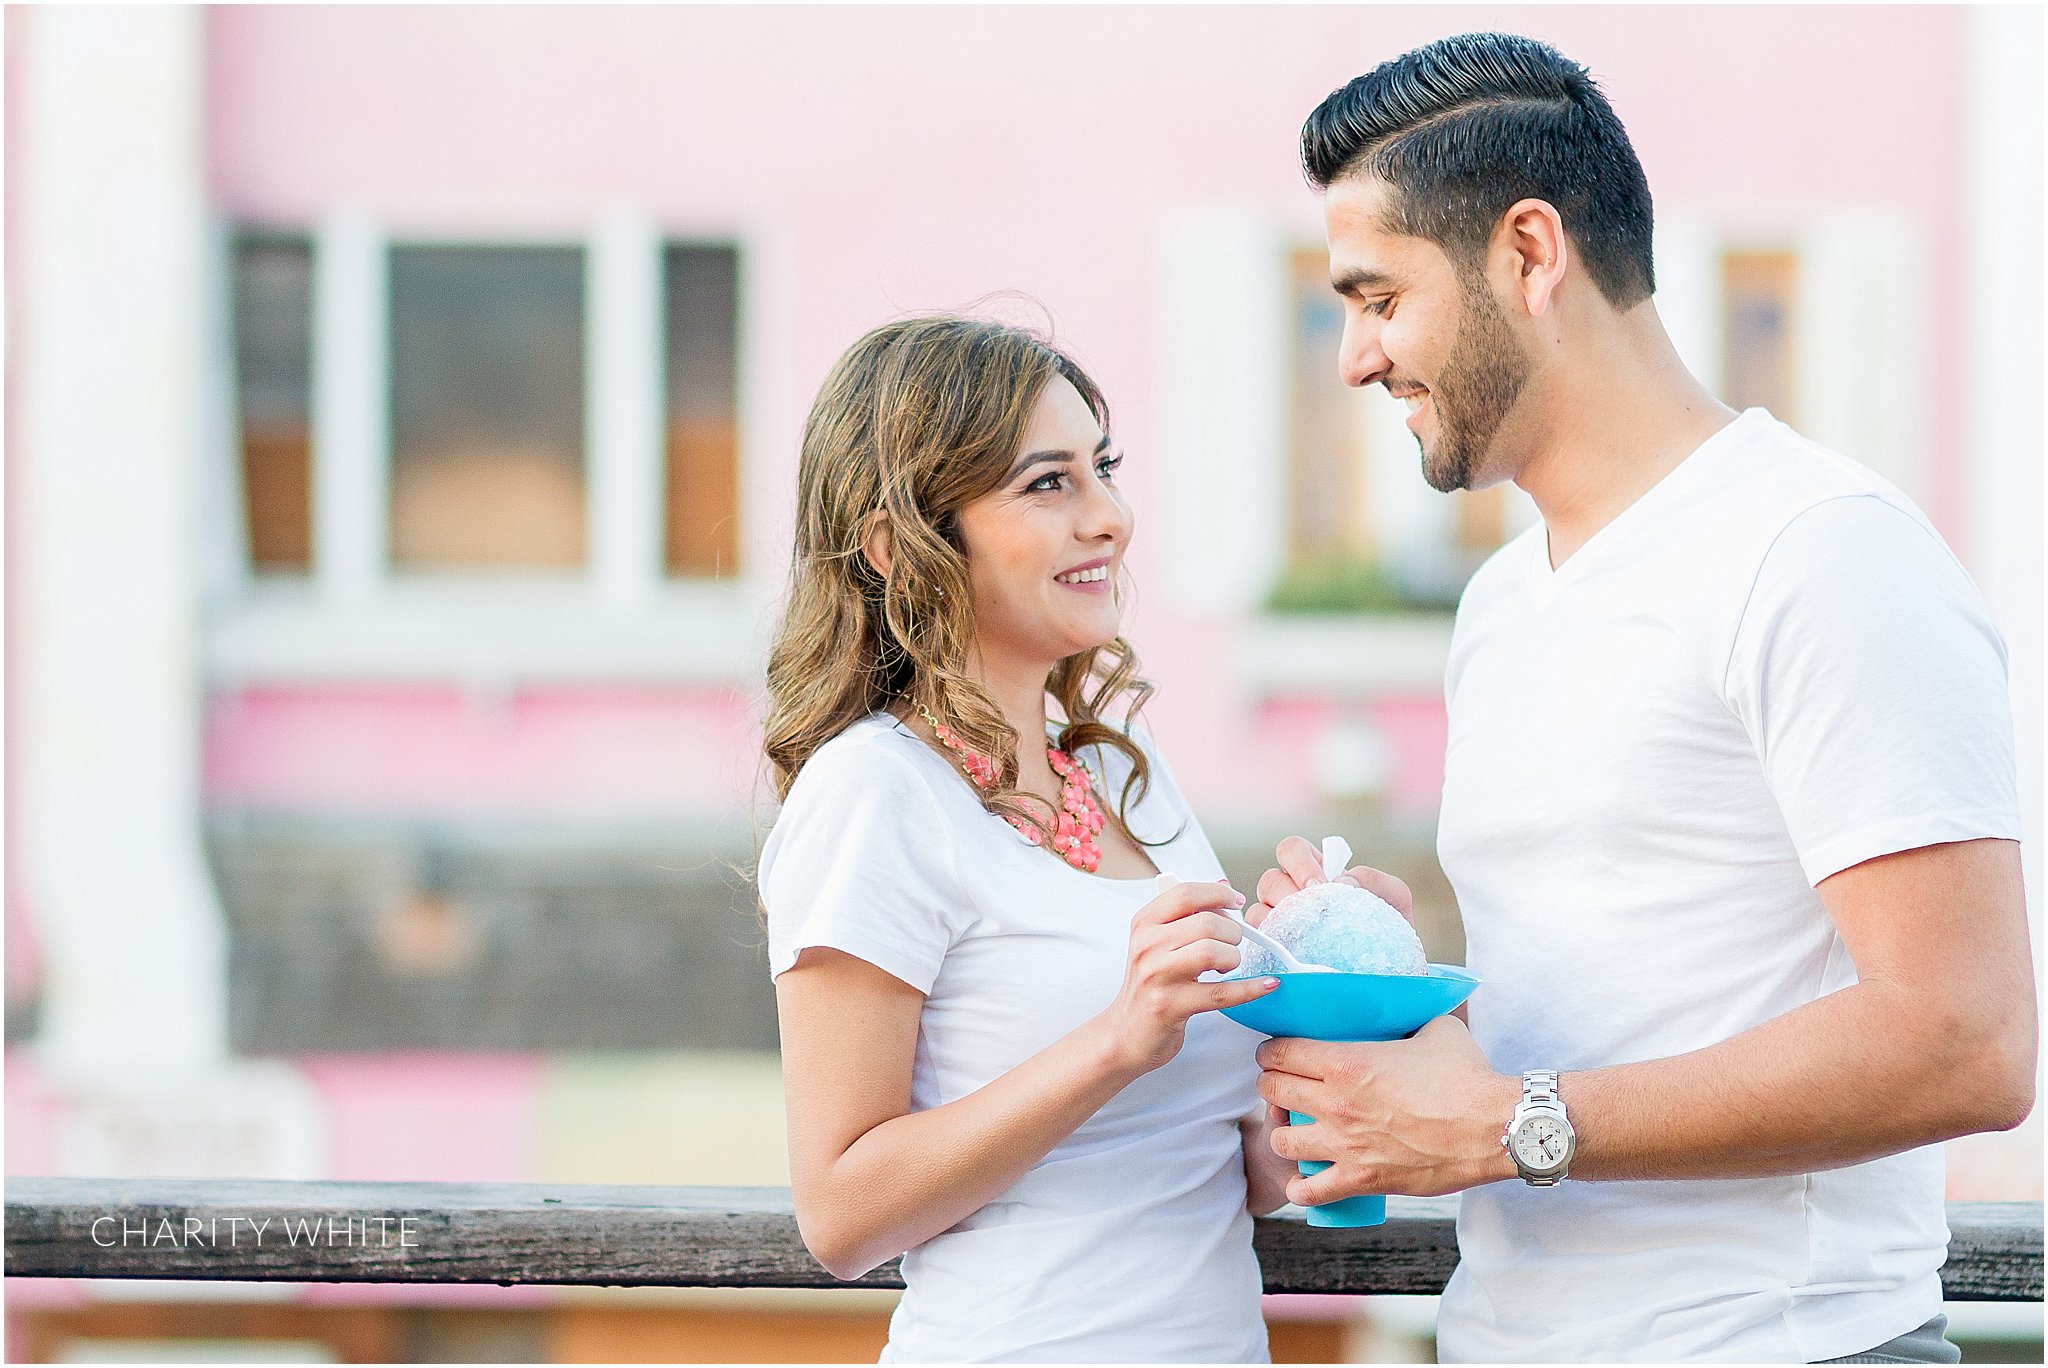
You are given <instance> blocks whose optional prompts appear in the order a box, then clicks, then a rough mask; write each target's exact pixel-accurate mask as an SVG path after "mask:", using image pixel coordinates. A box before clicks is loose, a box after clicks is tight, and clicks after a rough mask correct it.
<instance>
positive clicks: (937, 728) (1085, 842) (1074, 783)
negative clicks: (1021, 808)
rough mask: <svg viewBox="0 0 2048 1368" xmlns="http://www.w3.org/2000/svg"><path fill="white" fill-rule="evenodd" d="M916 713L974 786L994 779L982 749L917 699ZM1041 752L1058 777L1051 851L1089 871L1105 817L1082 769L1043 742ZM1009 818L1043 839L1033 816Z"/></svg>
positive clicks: (1028, 835)
mask: <svg viewBox="0 0 2048 1368" xmlns="http://www.w3.org/2000/svg"><path fill="white" fill-rule="evenodd" d="M917 711H918V715H919V716H920V717H922V718H924V720H925V722H926V723H927V724H928V725H929V726H930V727H931V729H932V735H934V736H936V737H938V738H939V743H940V744H941V745H943V746H945V747H946V748H947V749H948V750H951V751H954V752H955V753H957V754H958V755H959V757H960V767H961V768H962V769H964V770H966V771H967V778H968V780H969V782H971V783H972V784H973V785H974V786H975V787H976V788H978V789H986V788H989V787H991V786H992V785H994V783H995V781H996V764H995V761H993V760H991V759H990V758H989V757H987V756H985V755H979V754H977V753H975V752H974V751H972V750H969V749H968V748H967V746H966V744H965V743H963V742H962V741H961V740H960V738H959V737H957V736H955V735H954V734H953V729H952V728H951V727H949V726H947V725H946V724H945V723H943V722H941V721H939V719H938V718H936V717H934V716H932V713H931V710H930V709H929V708H927V707H925V705H924V704H922V703H919V704H917ZM1045 758H1046V760H1047V761H1048V762H1050V763H1051V765H1052V770H1053V773H1054V774H1057V775H1058V776H1059V777H1060V809H1061V810H1060V812H1059V814H1058V818H1059V820H1058V822H1057V824H1056V825H1055V827H1054V829H1053V833H1052V849H1053V853H1054V854H1056V855H1058V856H1059V857H1060V858H1061V859H1063V860H1065V861H1066V862H1067V863H1068V864H1070V865H1072V866H1074V868H1076V869H1079V870H1082V871H1084V872H1086V873H1089V874H1093V873H1094V872H1095V871H1096V869H1097V868H1098V867H1099V866H1100V865H1101V864H1102V847H1101V846H1100V845H1098V844H1097V843H1096V840H1095V838H1096V836H1098V835H1099V834H1100V833H1101V831H1102V828H1103V826H1104V823H1105V819H1104V817H1103V815H1102V805H1101V804H1100V803H1098V802H1096V800H1095V794H1094V792H1093V790H1092V788H1091V786H1090V783H1089V779H1088V769H1087V767H1086V766H1085V765H1083V764H1081V763H1080V762H1079V761H1077V760H1075V759H1074V757H1073V756H1071V755H1068V754H1067V753H1066V752H1065V751H1063V750H1061V749H1060V748H1059V747H1058V746H1055V745H1051V744H1048V745H1047V746H1046V748H1045ZM1004 820H1006V821H1008V822H1009V824H1010V825H1011V826H1013V827H1015V828H1016V829H1017V831H1018V832H1019V833H1020V834H1021V835H1022V836H1023V837H1024V839H1025V840H1027V841H1029V842H1031V844H1033V845H1044V844H1045V843H1046V835H1045V832H1044V830H1043V829H1042V828H1041V827H1039V826H1038V824H1037V823H1035V822H1030V821H1027V820H1026V819H1024V818H1022V817H1015V816H1006V817H1005V819H1004Z"/></svg>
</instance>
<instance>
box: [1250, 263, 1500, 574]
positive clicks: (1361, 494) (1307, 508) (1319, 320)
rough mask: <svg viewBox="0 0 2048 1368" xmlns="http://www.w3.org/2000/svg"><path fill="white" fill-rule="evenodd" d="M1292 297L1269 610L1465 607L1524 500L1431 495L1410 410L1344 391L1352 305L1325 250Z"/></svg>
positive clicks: (1368, 393)
mask: <svg viewBox="0 0 2048 1368" xmlns="http://www.w3.org/2000/svg"><path fill="white" fill-rule="evenodd" d="M1287 291H1288V294H1287V343H1286V350H1287V359H1288V376H1287V501H1286V539H1285V555H1284V557H1283V561H1284V565H1285V569H1284V571H1283V573H1282V575H1281V578H1280V581H1279V583H1278V584H1277V585H1275V586H1274V588H1273V590H1272V592H1271V594H1270V595H1269V596H1268V598H1267V600H1266V606H1267V608H1269V609H1270V610H1272V611H1275V612H1283V613H1285V612H1301V613H1359V612H1404V611H1418V610H1419V611H1433V610H1440V609H1447V608H1450V607H1453V606H1455V605H1456V603H1457V601H1458V596H1459V594H1461V593H1462V592H1463V591H1464V587H1465V582H1466V581H1467V580H1469V579H1470V578H1471V577H1472V572H1473V571H1474V570H1476V569H1478V567H1479V564H1480V562H1482V561H1483V560H1485V559H1486V557H1487V556H1489V555H1491V554H1492V553H1493V552H1494V551H1495V550H1497V549H1498V548H1499V547H1500V545H1501V544H1502V542H1504V541H1505V540H1506V539H1507V538H1508V536H1510V535H1511V534H1512V533H1513V531H1515V530H1517V527H1516V526H1511V523H1512V522H1513V518H1512V516H1511V514H1512V512H1513V510H1512V509H1511V499H1513V498H1514V497H1515V496H1514V495H1512V494H1511V493H1510V491H1509V489H1508V488H1507V487H1506V486H1499V485H1497V486H1494V487H1491V488H1487V489H1482V490H1477V491H1467V490H1459V491H1456V492H1454V493H1452V494H1448V495H1445V494H1440V493H1438V492H1437V491H1435V490H1433V489H1430V488H1429V487H1428V485H1427V483H1426V482H1425V481H1424V480H1423V478H1422V466H1421V458H1420V455H1419V453H1418V451H1417V448H1416V443H1415V438H1414V436H1413V435H1412V434H1411V433H1409V432H1408V430H1407V427H1406V421H1405V420H1406V411H1405V409H1404V408H1403V407H1402V406H1401V405H1400V404H1399V403H1397V402H1396V401H1394V400H1393V399H1392V398H1390V397H1389V396H1388V395H1387V394H1386V393H1385V392H1384V391H1383V390H1381V389H1380V388H1379V387H1377V386H1368V387H1366V388H1365V389H1363V390H1358V389H1352V388H1350V387H1348V386H1346V385H1344V384H1343V383H1342V382H1341V380H1340V379H1339V377H1338V374H1337V352H1338V347H1339V345H1340V343H1341V341H1342V339H1343V333H1344V314H1343V306H1342V303H1341V301H1340V300H1339V299H1338V298H1337V296H1336V295H1335V294H1334V293H1333V292H1332V291H1331V289H1330V275H1329V257H1328V255H1327V253H1326V252H1325V250H1324V249H1323V248H1321V247H1303V248H1298V249H1296V250H1294V251H1291V252H1289V253H1288V257H1287Z"/></svg>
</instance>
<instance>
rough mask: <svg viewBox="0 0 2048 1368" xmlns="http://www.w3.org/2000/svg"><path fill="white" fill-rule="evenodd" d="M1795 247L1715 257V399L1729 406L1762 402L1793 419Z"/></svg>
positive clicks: (1781, 416)
mask: <svg viewBox="0 0 2048 1368" xmlns="http://www.w3.org/2000/svg"><path fill="white" fill-rule="evenodd" d="M1798 288H1799V257H1798V254H1797V253H1795V252H1785V251H1777V252H1728V253H1725V254H1723V256H1722V258H1721V336H1722V338H1723V344H1722V345H1723V352H1722V358H1721V360H1722V368H1721V375H1722V377H1723V380H1722V385H1721V391H1722V392H1721V399H1722V401H1723V402H1724V403H1726V404H1728V405H1730V406H1731V407H1733V408H1738V409H1745V408H1749V407H1751V406H1752V405H1759V404H1760V405H1762V406H1763V407H1765V408H1767V409H1769V410H1770V411H1771V415H1772V416H1773V417H1775V418H1777V419H1779V420H1781V421H1783V422H1787V423H1797V422H1798V421H1799V415H1798V413H1797V412H1796V410H1795V405H1794V398H1795V396H1796V395H1797V393H1798V375H1797V362H1796V360H1795V358H1794V352H1793V350H1792V346H1793V333H1792V328H1793V303H1794V299H1795V298H1796V292H1797V290H1798Z"/></svg>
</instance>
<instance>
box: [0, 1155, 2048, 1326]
mask: <svg viewBox="0 0 2048 1368" xmlns="http://www.w3.org/2000/svg"><path fill="white" fill-rule="evenodd" d="M6 1196H7V1232H6V1235H7V1265H6V1271H7V1275H8V1276H9V1277H14V1278H200V1279H234V1280H251V1281H259V1282H262V1281H269V1282H399V1283H407V1282H411V1283H497V1284H499V1285H501V1286H508V1287H509V1286H511V1285H513V1284H515V1283H583V1284H602V1285H616V1286H660V1287H846V1286H855V1287H901V1286H902V1285H903V1284H902V1281H901V1279H900V1278H899V1277H898V1276H897V1271H896V1265H895V1264H894V1263H889V1264H884V1265H883V1266H882V1267H880V1268H877V1269H875V1270H874V1271H873V1272H871V1273H869V1274H868V1275H867V1276H865V1277H863V1278H861V1279H859V1280H858V1281H857V1282H853V1283H842V1282H840V1281H839V1280H838V1279H835V1278H834V1277H832V1275H831V1274H829V1273H827V1272H825V1270H824V1269H822V1268H820V1267H819V1266H818V1264H817V1261H816V1260H814V1259H812V1258H811V1256H810V1252H809V1251H808V1250H806V1249H805V1248H804V1245H803V1241H802V1239H801V1238H800V1237H799V1236H798V1234H797V1227H796V1218H795V1216H794V1215H793V1214H792V1212H791V1209H790V1200H789V1190H788V1189H787V1188H725V1187H605V1186H576V1185H556V1184H548V1183H280V1182H242V1181H227V1180H204V1181H201V1180H178V1179H155V1178H151V1179H115V1178H9V1179H8V1180H7V1183H6ZM1387 1209H1388V1219H1387V1223H1386V1224H1385V1225H1383V1226H1376V1227H1371V1228H1367V1229H1358V1230H1320V1229H1314V1228H1311V1227H1310V1226H1308V1225H1307V1224H1306V1223H1304V1222H1303V1221H1302V1220H1301V1219H1300V1218H1299V1217H1294V1218H1291V1219H1290V1218H1289V1216H1287V1215H1285V1214H1283V1215H1281V1216H1279V1217H1269V1218H1266V1219H1263V1220H1260V1221H1259V1222H1258V1223H1257V1233H1256V1235H1255V1237H1254V1238H1255V1240H1256V1243H1257V1246H1258V1252H1259V1262H1260V1265H1261V1267H1262V1268H1263V1269H1264V1271H1265V1279H1266V1290H1267V1291H1268V1292H1376V1293H1432V1292H1441V1291H1442V1290H1443V1286H1444V1282H1445V1280H1446V1279H1447V1278H1449V1277H1450V1274H1451V1269H1452V1268H1453V1267H1455V1266H1456V1264H1457V1261H1458V1250H1457V1242H1456V1239H1455V1237H1454V1232H1453V1229H1452V1222H1453V1218H1454V1216H1455V1214H1456V1210H1457V1201H1456V1199H1455V1198H1435V1199H1427V1200H1424V1199H1417V1198H1404V1197H1395V1198H1390V1199H1388V1202H1387ZM1948 1220H1949V1229H1950V1231H1951V1233H1952V1236H1953V1238H1952V1240H1951V1242H1950V1245H1949V1258H1948V1263H1947V1265H1946V1266H1945V1267H1944V1268H1943V1269H1942V1273H1941V1278H1942V1287H1943V1291H1944V1294H1945V1295H1946V1297H1947V1298H1948V1299H1949V1300H1950V1301H2040V1300H2041V1205H2040V1203H2038V1202H1952V1203H1950V1204H1949V1208H1948Z"/></svg>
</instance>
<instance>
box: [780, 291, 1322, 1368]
mask: <svg viewBox="0 0 2048 1368" xmlns="http://www.w3.org/2000/svg"><path fill="white" fill-rule="evenodd" d="M1106 412H1107V410H1106V407H1105V405H1104V402H1103V399H1102V395H1101V393H1100V392H1099V391H1098V390H1097V388H1096V386H1095V385H1094V383H1093V382H1091V381H1090V380H1089V379H1088V377H1087V376H1086V375H1085V374H1083V373H1082V371H1081V369H1080V368H1079V367H1078V366H1077V365H1075V364H1074V362H1073V361H1072V360H1070V359H1069V358H1067V357H1066V356H1064V355H1062V354H1061V353H1060V352H1059V351H1057V350H1055V349H1054V348H1053V347H1051V346H1050V345H1048V344H1047V343H1045V342H1044V341H1042V340H1040V339H1039V338H1037V337H1035V336H1033V335H1031V334H1029V333H1027V332H1024V331H1022V330H1019V329H1016V328H1011V327H1007V326H1004V325H1000V324H996V323H991V322H985V321H980V320H974V319H966V318H955V317H936V318H917V319H910V320H906V321H902V322H896V323H891V324H888V325H886V326H884V327H881V328H878V329H876V330H875V331H874V332H872V333H869V334H868V335H867V336H866V337H864V338H862V339H861V340H860V341H859V342H858V343H856V344H855V345H854V346H853V348H852V349H851V350H850V351H848V352H847V354H846V355H845V356H844V357H842V358H841V359H840V361H839V363H838V365H837V366H836V367H835V368H834V369H833V371H832V373H831V375H830V376H829V377H828V378H827V380H826V382H825V385H824V388H823V389H822V391H821V392H820V394H819V396H818V399H817V402H816V404H815V406H814V407H813V408H812V411H811V415H810V419H809V422H808V424H807V425H806V428H805V433H804V443H803V451H802V457H801V462H800V469H799V473H798V496H797V530H796V552H795V558H794V569H793V579H792V585H791V591H790V600H789V605H788V609H787V613H786V616H785V618H784V620H783V624H782V628H781V632H780V635H779V637H778V639H777V641H776V643H775V647H774V649H773V652H772V653H771V655H770V659H769V666H768V686H769V694H770V706H769V714H768V719H767V724H766V738H765V746H766V750H767V754H768V757H769V760H770V762H771V764H772V766H773V768H774V774H775V781H776V790H777V795H778V796H779V797H780V798H781V799H782V800H783V806H782V810H781V813H780V816H779V818H778V820H777V822H776V825H775V828H774V831H773V832H772V833H771V834H770V836H769V839H768V841H767V843H766V845H765V846H764V848H763V850H762V856H761V869H760V885H761V896H762V902H763V904H764V905H765V907H766V910H767V916H768V943H769V958H770V969H771V971H772V972H773V973H774V975H775V982H776V998H777V1004H778V1008H779V1011H780V1014H781V1023H782V1056H783V1070H784V1078H785V1088H786V1091H787V1094H788V1114H789V1147H790V1177H791V1183H792V1187H793V1189H794V1193H795V1198H796V1211H797V1222H798V1224H799V1226H800V1227H801V1228H802V1231H803V1235H804V1242H805V1243H806V1244H807V1245H808V1246H809V1247H810V1249H811V1252H812V1253H813V1254H815V1255H816V1256H817V1258H818V1260H819V1261H820V1262H821V1263H823V1264H824V1265H825V1267H826V1268H827V1269H829V1270H831V1272H832V1273H834V1274H835V1275H836V1276H839V1277H842V1278H853V1277H858V1276H860V1275H861V1274H862V1273H865V1272H867V1271H868V1270H869V1269H871V1268H873V1267H875V1266H876V1265H877V1264H880V1263H883V1262H884V1261H886V1260H888V1259H890V1258H893V1257H894V1256H896V1255H897V1254H904V1260H903V1277H904V1282H905V1284H906V1287H907V1290H906V1292H905V1294H904V1297H903V1300H902V1302H901V1304H900V1305H899V1307H898V1309H897V1312H896V1315H895V1317H894V1319H893V1320H892V1322H891V1324H890V1338H889V1344H888V1347H887V1348H886V1349H884V1351H883V1354H882V1358H883V1360H884V1361H906V1362H907V1361H956V1362H957V1361H982V1362H987V1361H999V1360H1002V1361H1015V1360H1040V1361H1094V1362H1103V1361H1130V1360H1142V1361H1155V1362H1156V1361H1169V1362H1171V1361H1183V1362H1190V1361H1223V1362H1260V1361H1265V1360H1266V1358H1267V1353H1266V1339H1265V1328H1264V1325H1263V1322H1262V1321H1261V1319H1260V1316H1259V1289H1260V1281H1259V1269H1258V1265H1257V1263H1256V1261H1255V1259H1254V1258H1253V1255H1252V1248H1251V1213H1252V1212H1254V1211H1258V1212H1263V1211H1269V1210H1272V1209H1273V1208H1275V1207H1277V1206H1279V1205H1280V1204H1281V1203H1282V1202H1283V1201H1284V1200H1285V1197H1284V1183H1285V1179H1286V1177H1287V1176H1288V1170H1289V1166H1288V1165H1286V1164H1285V1163H1284V1162H1283V1161H1281V1160H1280V1159H1278V1157H1277V1156H1275V1155H1274V1154H1273V1153H1272V1149H1271V1145H1270V1143H1269V1139H1268V1137H1269V1135H1270V1129H1269V1126H1270V1121H1269V1116H1270V1114H1269V1112H1268V1111H1267V1109H1266V1108H1265V1107H1264V1106H1263V1105H1262V1104H1261V1103H1260V1102H1259V1100H1258V1097H1257V1095H1256V1093H1255V1091H1254V1079H1255V1078H1256V1075H1257V1067H1256V1065H1255V1063H1254V1059H1253V1051H1254V1049H1255V1047H1256V1045H1257V1041H1258V1037H1257V1036H1255V1035H1254V1034H1253V1033H1252V1032H1250V1031H1247V1030H1245V1029H1244V1028H1242V1027H1240V1026H1238V1025H1236V1024H1235V1023H1233V1022H1231V1021H1230V1020H1228V1019H1227V1018H1225V1017H1223V1016H1221V1015H1220V1014H1219V1013H1217V1012H1216V1011H1215V1010H1214V1009H1216V1008H1218V1007H1222V1006H1227V1005H1232V1004H1236V1003H1240V1002H1246V1001H1249V1000H1251V999H1252V998H1255V997H1258V996H1260V995H1262V994H1264V993H1266V992H1268V991H1270V990H1271V989H1272V988H1273V987H1276V986H1277V981H1276V980H1273V979H1259V980H1250V981H1233V982H1223V983H1218V982H1203V981H1201V979H1200V977H1199V976H1200V975H1201V974H1202V973H1203V972H1204V971H1206V970H1212V969H1217V970H1227V969H1231V968H1234V967H1235V965H1236V963H1237V958H1238V951H1237V948H1236V942H1237V940H1238V932H1237V930H1236V923H1235V922H1234V921H1233V920H1232V919H1231V918H1230V916H1229V915H1228V913H1227V912H1226V910H1225V909H1227V908H1234V907H1239V906H1241V905H1242V904H1243V901H1244V900H1243V899H1242V898H1241V897H1240V896H1239V895H1238V894H1236V893H1235V892H1233V891H1232V890H1231V889H1230V888H1229V886H1228V884H1227V883H1225V882H1223V881H1222V869H1221V867H1220V866H1219V865H1218V863H1217V861H1216V856H1215V853H1214V852H1213V851H1212V850H1211V849H1210V847H1209V843H1208V841H1207V840H1206V839H1205V838H1204V836H1203V835H1202V832H1201V828H1200V827H1199V826H1198V825H1197V824H1196V822H1195V821H1194V819H1193V817H1192V816H1191V815H1190V814H1189V812H1188V810H1187V806H1186V804H1185V802H1184V801H1183V800H1182V798H1181V795H1180V791H1179V789H1178V788H1177V787H1176V786H1175V784H1174V781H1173V776H1172V774H1171V772H1170V771H1169V770H1168V769H1167V767H1166V765H1165V762H1164V761H1163V760H1162V759H1161V758H1160V756H1159V754H1158V752H1157V751H1156V750H1155V749H1154V748H1153V747H1152V745H1151V743H1150V741H1149V740H1148V739H1147V738H1146V736H1145V735H1144V734H1143V733H1142V732H1140V731H1138V730H1136V729H1135V728H1133V727H1130V726H1129V718H1130V717H1131V715H1132V714H1133V713H1135V712H1136V710H1137V709H1138V708H1139V707H1140V706H1141V705H1142V704H1143V703H1144V701H1145V698H1146V697H1147V695H1148V694H1149V693H1150V692H1151V687H1150V685H1148V684H1146V683H1145V682H1144V681H1143V680H1141V679H1140V678H1139V677H1138V674H1137V659H1136V656H1135V655H1134V654H1133V653H1132V651H1131V649H1130V647H1129V646H1128V645H1126V644H1125V643H1124V641H1123V639H1122V638H1121V637H1120V636H1119V635H1118V594H1117V591H1116V587H1115V586H1116V585H1117V583H1118V576H1119V572H1120V570H1121V568H1122V564H1123V557H1124V553H1125V551H1126V549H1127V548H1128V547H1129V545H1130V539H1131V531H1132V520H1131V513H1130V509H1129V507H1128V506H1127V505H1126V504H1125V502H1124V499H1123V496H1122V495H1121V494H1120V493H1119V492H1118V490H1117V486H1116V470H1117V467H1118V466H1119V465H1120V464H1121V462H1122V459H1123V458H1122V456H1121V455H1120V454H1117V453H1116V452H1115V451H1114V450H1113V448H1112V444H1111V442H1110V439H1109V437H1108V435H1107V433H1106V430H1105V429H1106ZM1048 700H1050V703H1051V704H1052V707H1053V709H1056V710H1057V718H1052V717H1049V711H1050V710H1049V708H1048ZM1112 713H1120V714H1121V715H1122V717H1123V718H1124V719H1125V724H1124V725H1123V726H1118V725H1115V724H1114V723H1113V722H1111V721H1110V720H1109V719H1108V716H1107V715H1109V714H1112ZM1161 873H1166V874H1172V875H1174V876H1176V877H1177V878H1178V879H1179V880H1180V881H1181V882H1180V883H1179V884H1178V885H1177V886H1174V887H1172V888H1170V889H1168V890H1167V891H1164V892H1161V891H1160V890H1159V887H1158V883H1157V876H1158V875H1159V874H1161ZM906 1250H907V1251H908V1253H904V1252H905V1251H906Z"/></svg>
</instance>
